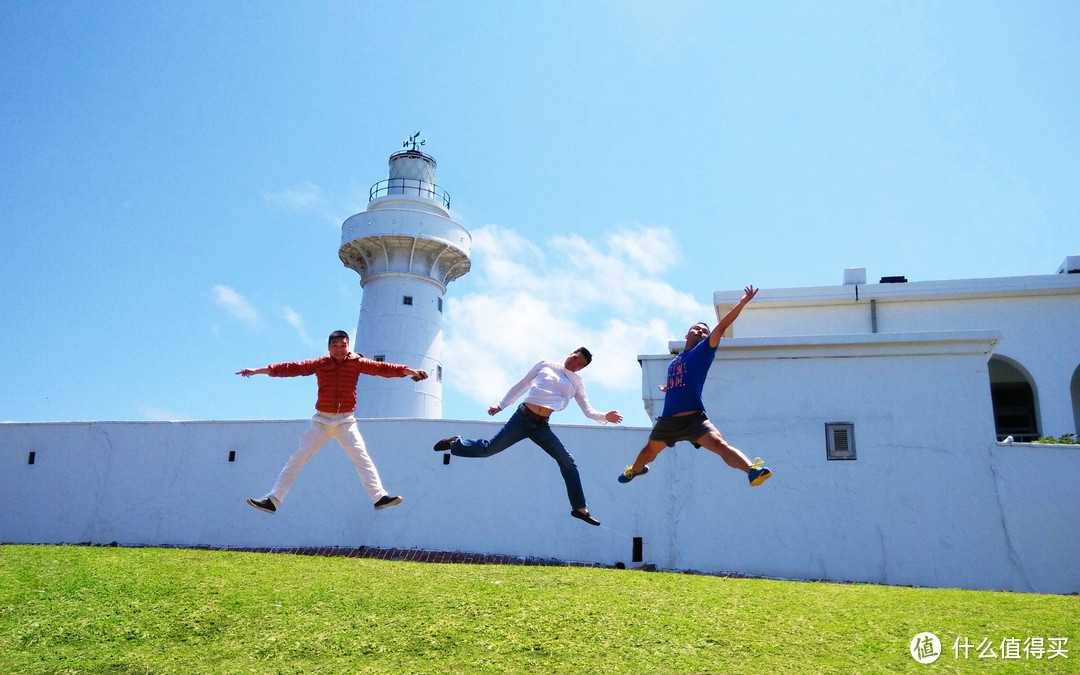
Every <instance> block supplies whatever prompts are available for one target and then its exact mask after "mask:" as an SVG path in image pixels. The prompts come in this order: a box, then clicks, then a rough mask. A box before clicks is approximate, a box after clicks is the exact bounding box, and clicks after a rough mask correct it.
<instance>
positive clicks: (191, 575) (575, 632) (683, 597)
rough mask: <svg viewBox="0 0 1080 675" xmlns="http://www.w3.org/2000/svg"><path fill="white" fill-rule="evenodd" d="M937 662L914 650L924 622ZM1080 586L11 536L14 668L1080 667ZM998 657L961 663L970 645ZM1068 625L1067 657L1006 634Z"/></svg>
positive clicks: (9, 620) (9, 645)
mask: <svg viewBox="0 0 1080 675" xmlns="http://www.w3.org/2000/svg"><path fill="white" fill-rule="evenodd" d="M924 631H928V632H933V633H935V634H936V635H937V636H938V637H939V639H940V640H941V643H942V650H941V651H942V654H941V657H940V658H939V659H938V660H937V661H936V662H935V663H933V664H929V665H923V664H920V663H917V662H916V661H915V660H914V659H913V658H912V657H911V655H910V653H909V651H908V647H909V644H910V642H911V640H912V638H913V637H914V636H915V635H916V634H918V633H921V632H924ZM1078 634H1080V598H1077V597H1075V596H1053V595H1031V594H1016V593H993V592H977V591H959V590H938V589H922V588H893V587H885V586H869V585H839V584H823V583H799V582H786V581H770V580H760V579H729V578H721V577H710V576H693V575H682V574H667V573H652V572H641V571H633V570H614V569H595V568H581V567H529V566H501V565H452V564H431V563H407V562H388V561H380V560H371V559H355V558H343V557H342V558H327V557H314V556H295V555H282V554H266V553H239V552H223V551H199V550H183V549H148V548H100V547H78V546H64V547H57V546H3V547H0V673H5V674H6V673H111V674H117V675H119V674H127V673H132V674H134V673H544V674H554V673H603V674H605V675H606V674H610V673H634V674H651V673H767V674H769V675H772V674H774V673H784V674H787V673H878V672H890V673H892V672H910V673H931V672H934V673H951V672H963V673H1040V674H1041V673H1048V674H1049V673H1066V672H1071V673H1076V672H1080V648H1078V649H1077V651H1073V648H1076V647H1077V642H1076V640H1075V639H1074V638H1076V637H1077V635H1078ZM959 637H964V638H966V639H967V640H968V641H969V642H970V643H971V644H972V645H976V646H977V645H978V644H979V643H980V642H981V641H982V640H983V639H984V638H985V639H987V640H988V641H989V642H992V643H993V648H994V651H995V653H996V654H997V657H996V658H992V659H990V658H982V659H979V658H977V651H978V650H977V649H976V648H972V649H971V650H970V652H969V656H968V658H967V659H966V660H965V659H963V658H962V652H961V658H959V659H957V658H956V657H955V656H954V654H953V644H954V641H955V640H956V639H957V638H959ZM1011 638H1018V639H1019V640H1020V641H1023V640H1025V639H1028V638H1042V639H1043V640H1044V641H1045V643H1046V644H1049V640H1050V639H1051V638H1068V639H1069V642H1068V643H1067V644H1066V645H1065V648H1066V649H1068V650H1069V651H1067V652H1066V654H1067V656H1068V658H1064V657H1062V656H1058V657H1056V658H1052V659H1050V658H1047V657H1048V654H1044V655H1043V658H1041V659H1035V658H1034V657H1033V656H1031V655H1030V654H1029V655H1028V656H1027V657H1025V655H1024V654H1023V652H1021V653H1020V657H1021V658H1020V659H1005V658H1003V655H1002V653H1001V652H1000V649H999V647H1000V643H1001V642H1002V640H1006V639H1011Z"/></svg>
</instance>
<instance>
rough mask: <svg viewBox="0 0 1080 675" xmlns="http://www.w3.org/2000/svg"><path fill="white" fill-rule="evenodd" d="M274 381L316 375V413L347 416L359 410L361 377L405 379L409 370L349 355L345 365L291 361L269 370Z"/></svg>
mask: <svg viewBox="0 0 1080 675" xmlns="http://www.w3.org/2000/svg"><path fill="white" fill-rule="evenodd" d="M269 368H270V376H271V377H296V376H298V375H315V377H316V378H318V380H319V397H318V399H317V400H316V401H315V409H316V410H318V411H319V412H325V413H345V412H352V411H354V410H356V380H357V379H359V377H360V375H362V374H363V375H378V376H380V377H402V376H403V375H404V374H405V371H406V370H408V366H402V365H398V364H396V363H385V362H383V361H372V360H371V359H365V358H364V357H363V356H361V355H360V354H354V353H352V352H349V355H348V356H346V357H345V360H344V361H343V362H341V363H338V362H337V361H335V360H334V359H333V358H332V357H331V356H330V355H329V354H327V355H326V356H323V357H320V358H317V359H309V360H307V361H289V362H287V363H274V364H271V365H270V366H269Z"/></svg>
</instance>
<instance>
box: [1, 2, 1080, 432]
mask: <svg viewBox="0 0 1080 675" xmlns="http://www.w3.org/2000/svg"><path fill="white" fill-rule="evenodd" d="M661 4H665V5H667V4H670V5H671V6H668V7H661V6H660V5H661ZM1078 82H1080V5H1078V4H1077V3H1075V2H1024V3H1015V2H990V1H980V2H795V1H785V2H753V3H727V2H695V1H693V0H689V1H684V2H680V3H654V2H633V1H631V2H588V1H587V2H581V1H578V2H544V3H524V2H522V3H512V2H494V1H493V2H487V1H484V2H469V3H465V2H461V3H452V2H409V3H385V2H380V3H375V2H306V3H300V2H277V1H269V2H266V1H259V2H229V3H225V2H210V3H208V2H190V1H185V2H158V3H136V2H123V1H116V2H82V3H70V2H15V1H12V0H6V1H4V0H0V172H2V177H3V180H0V219H2V220H0V233H2V240H0V241H2V245H0V275H2V277H0V278H2V283H0V342H2V344H3V349H2V350H0V420H9V421H65V420H157V419H178V420H182V419H262V418H267V419H281V418H287V419H292V418H302V417H306V416H308V415H309V414H310V413H311V411H312V407H313V404H314V398H315V383H314V381H312V380H311V379H310V378H297V379H293V380H270V379H268V378H261V379H258V380H256V379H252V380H244V379H242V378H240V377H237V376H235V375H234V374H233V373H234V372H235V371H236V370H238V369H239V368H241V367H257V366H261V365H265V364H267V363H270V362H275V361H283V360H294V359H302V358H310V357H314V356H318V355H321V354H323V353H325V342H326V337H325V336H326V335H327V334H328V333H329V332H330V331H331V330H333V329H337V328H344V329H345V330H348V331H349V332H350V333H354V332H355V329H356V321H357V318H358V315H359V307H360V300H361V297H362V291H361V289H360V287H359V283H358V277H357V275H356V274H355V273H354V272H352V271H351V270H349V269H347V268H345V267H344V266H342V264H341V263H340V261H339V260H338V259H337V248H338V245H339V239H340V226H341V223H342V221H344V220H345V218H347V217H349V216H350V215H352V214H354V213H357V212H359V211H362V210H363V209H364V208H365V207H366V204H367V196H368V189H369V188H370V186H371V185H373V184H374V183H376V182H378V181H380V180H382V179H384V178H386V177H387V164H386V162H387V159H388V157H389V155H390V154H392V153H393V152H395V151H397V150H399V149H400V148H401V144H402V142H403V141H404V140H405V139H406V138H407V137H408V136H410V135H411V134H413V133H415V132H416V131H421V132H422V136H421V137H422V138H423V139H425V140H426V145H425V146H424V148H423V149H424V150H425V152H427V153H428V154H430V155H432V156H433V157H434V158H435V159H436V160H437V162H438V173H437V176H436V181H437V182H438V183H439V185H440V186H441V187H443V188H445V189H446V190H447V191H448V192H449V193H450V195H451V199H452V207H453V212H454V217H455V219H456V220H457V221H458V222H459V223H461V224H462V225H463V226H465V227H466V228H468V229H469V230H470V231H471V232H472V233H473V236H474V247H473V256H472V262H473V269H472V271H471V272H470V273H469V274H468V275H466V276H465V277H463V278H461V279H459V280H458V281H455V282H453V283H452V284H451V285H450V288H449V291H448V293H447V296H446V313H445V317H444V331H445V336H446V346H447V351H446V353H444V362H445V364H446V382H445V388H444V417H446V418H454V419H486V415H485V412H484V411H485V410H486V408H487V406H488V405H489V404H490V403H492V402H493V401H494V400H495V399H497V398H498V397H499V396H500V395H501V394H502V393H503V392H504V391H505V390H506V388H508V387H509V385H510V384H512V382H513V381H514V380H516V379H517V378H518V377H520V375H522V374H524V372H525V371H526V370H527V369H528V368H529V366H531V365H532V363H534V362H535V361H536V360H538V359H540V358H562V357H563V356H564V355H565V353H566V352H568V351H570V350H571V349H573V348H575V347H577V346H578V345H580V344H586V345H589V346H590V347H591V348H592V349H593V351H594V352H595V353H596V360H595V361H594V363H593V365H591V366H590V367H589V368H588V369H586V370H585V371H584V372H583V375H584V377H585V380H586V382H587V383H588V385H589V394H590V397H591V399H592V401H593V403H594V405H595V406H596V407H598V408H602V409H605V410H606V409H610V408H616V409H619V410H620V411H621V412H623V414H624V415H625V416H626V418H627V419H626V423H628V424H634V425H641V426H646V425H648V419H647V417H646V416H645V414H644V412H643V411H642V409H641V402H640V377H639V374H640V370H639V368H638V365H637V362H636V361H635V359H634V357H635V356H636V355H638V354H654V353H662V352H663V351H664V350H665V345H666V343H667V341H668V340H669V339H676V338H679V337H681V336H682V335H683V334H684V332H685V330H686V327H687V326H688V325H689V324H691V323H693V322H694V321H697V320H699V319H701V318H706V319H708V320H715V317H714V316H713V315H712V313H711V307H710V303H711V299H712V292H713V291H716V290H733V289H741V288H742V287H743V286H744V285H746V284H749V283H753V284H755V285H758V286H761V287H763V288H790V287H801V286H821V285H834V284H839V283H840V282H841V280H842V277H843V270H844V268H846V267H865V268H867V276H868V278H869V279H870V280H876V279H877V278H879V277H881V276H886V275H900V274H902V275H905V276H907V278H908V279H909V280H912V281H920V280H930V279H963V278H979V277H993V276H1016V275H1030V274H1049V273H1053V272H1054V271H1055V270H1056V269H1057V266H1058V265H1059V264H1060V263H1061V261H1062V260H1063V259H1064V257H1065V256H1066V255H1069V254H1073V255H1075V254H1080V227H1078V223H1077V220H1078V214H1080V190H1078V189H1077V186H1080V125H1078V124H1077V122H1076V115H1077V110H1078V108H1080V105H1078V103H1080V97H1078V92H1080V87H1078V84H1077V83H1078ZM558 421H559V422H562V423H582V424H585V423H590V422H588V420H586V419H585V418H584V416H582V415H581V414H580V413H579V412H578V411H576V409H571V410H568V411H567V412H564V413H562V414H561V415H560V416H559V419H558Z"/></svg>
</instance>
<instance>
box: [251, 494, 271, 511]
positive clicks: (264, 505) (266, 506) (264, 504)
mask: <svg viewBox="0 0 1080 675" xmlns="http://www.w3.org/2000/svg"><path fill="white" fill-rule="evenodd" d="M247 503H248V504H250V505H251V506H254V507H255V508H257V509H259V510H260V511H265V512H266V513H273V512H274V511H277V507H276V506H274V500H272V499H270V498H269V497H263V498H262V499H248V500H247Z"/></svg>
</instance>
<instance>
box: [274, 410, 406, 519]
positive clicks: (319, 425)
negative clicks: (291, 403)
mask: <svg viewBox="0 0 1080 675" xmlns="http://www.w3.org/2000/svg"><path fill="white" fill-rule="evenodd" d="M331 438H333V439H336V440H337V442H338V443H339V444H340V445H341V448H342V449H343V450H344V451H345V454H346V455H348V456H349V459H350V460H352V463H353V465H354V466H355V467H356V470H357V472H359V473H360V480H362V481H363V482H364V489H366V490H367V493H368V496H369V497H371V501H372V502H377V501H379V500H380V499H382V498H383V497H385V496H386V495H387V494H389V493H388V492H387V491H386V490H384V489H383V486H382V481H380V480H379V472H378V471H377V470H376V469H375V463H374V462H372V461H371V458H370V457H368V454H367V448H365V447H364V439H363V438H362V437H361V436H360V430H359V429H357V428H356V420H355V419H354V418H353V414H352V413H324V412H320V413H315V416H314V417H312V418H311V425H310V426H309V427H308V428H307V431H305V432H304V435H303V436H301V437H300V447H299V448H298V449H297V451H296V452H294V453H293V455H292V457H290V458H289V461H288V462H286V463H285V466H284V467H282V469H281V473H280V474H279V475H278V479H277V482H276V483H274V489H273V490H272V491H271V492H270V494H269V495H267V496H268V497H270V499H272V500H273V502H274V505H275V506H281V500H283V499H285V493H286V492H288V491H289V488H290V487H292V484H293V481H294V480H296V477H297V476H298V475H299V474H300V470H301V469H303V468H304V465H305V464H307V463H308V460H309V459H311V458H312V457H314V456H315V453H316V452H318V451H319V450H322V447H323V446H324V445H326V443H327V441H329V440H330V439H331Z"/></svg>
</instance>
